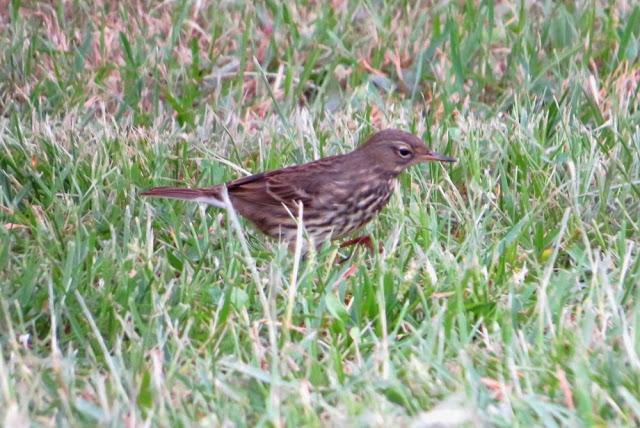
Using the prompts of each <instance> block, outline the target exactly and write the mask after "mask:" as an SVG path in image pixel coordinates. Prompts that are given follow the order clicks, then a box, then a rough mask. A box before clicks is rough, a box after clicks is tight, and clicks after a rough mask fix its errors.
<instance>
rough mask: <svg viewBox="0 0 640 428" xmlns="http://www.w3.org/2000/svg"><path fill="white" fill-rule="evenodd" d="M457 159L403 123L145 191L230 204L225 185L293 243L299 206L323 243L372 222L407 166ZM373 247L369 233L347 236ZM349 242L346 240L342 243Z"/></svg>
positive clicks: (254, 216) (270, 232) (265, 227)
mask: <svg viewBox="0 0 640 428" xmlns="http://www.w3.org/2000/svg"><path fill="white" fill-rule="evenodd" d="M428 161H439V162H455V161H456V159H455V158H453V157H450V156H445V155H442V154H439V153H436V152H434V151H431V150H430V149H429V148H428V147H427V146H426V145H425V144H424V143H423V141H422V140H421V139H420V138H418V137H417V136H415V135H413V134H410V133H408V132H405V131H401V130H398V129H385V130H382V131H379V132H376V133H374V134H373V135H371V136H370V137H369V138H368V139H367V140H366V141H365V142H364V143H363V144H361V145H360V146H358V147H357V148H356V149H355V150H353V151H351V152H349V153H346V154H342V155H336V156H330V157H325V158H321V159H318V160H315V161H312V162H308V163H304V164H300V165H293V166H289V167H285V168H281V169H276V170H273V171H269V172H261V173H258V174H255V175H250V176H247V177H243V178H239V179H236V180H233V181H230V182H227V183H224V184H218V185H214V186H211V187H205V188H178V187H155V188H152V189H149V190H146V191H143V192H141V193H140V195H141V196H145V197H160V198H171V199H181V200H186V201H194V202H200V203H204V204H208V205H212V206H214V207H218V208H225V207H226V205H225V203H224V199H223V195H222V192H223V191H224V189H225V188H226V191H227V195H228V200H229V202H230V203H231V205H232V206H233V208H234V210H235V211H236V212H237V213H239V214H240V215H241V216H242V217H244V218H246V219H248V220H249V221H250V222H251V223H253V224H254V225H255V227H256V228H257V229H258V230H260V231H261V232H263V233H264V234H265V235H267V236H269V237H271V238H275V239H278V240H281V241H283V242H285V243H287V244H288V245H289V247H290V249H292V250H293V249H294V245H295V241H296V234H297V228H298V218H297V216H298V207H299V204H302V220H303V225H304V230H305V231H306V233H307V236H308V238H309V239H310V240H311V242H312V245H314V246H315V247H316V248H319V247H320V246H321V245H323V244H324V243H325V242H327V241H329V240H335V239H340V238H344V237H346V236H348V235H350V234H351V233H352V232H355V231H356V230H358V229H360V228H361V227H362V226H364V225H365V224H367V223H368V222H370V221H371V220H372V219H373V218H374V217H375V216H376V214H377V213H378V212H380V210H382V208H384V207H385V205H387V203H388V202H389V199H390V198H391V195H392V193H393V190H394V188H395V187H396V185H395V182H396V179H397V177H398V175H400V173H401V172H403V171H404V170H405V169H407V168H409V167H410V166H412V165H416V164H419V163H422V162H428ZM358 243H363V244H365V245H367V246H369V247H370V249H371V240H370V238H369V237H368V236H365V237H359V238H355V239H352V240H350V241H348V242H347V243H346V244H358ZM344 245H345V244H343V246H344Z"/></svg>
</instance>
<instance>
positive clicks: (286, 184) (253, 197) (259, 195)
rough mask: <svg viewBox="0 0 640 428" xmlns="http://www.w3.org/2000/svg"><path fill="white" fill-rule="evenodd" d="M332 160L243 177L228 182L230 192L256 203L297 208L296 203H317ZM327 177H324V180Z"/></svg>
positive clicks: (235, 196)
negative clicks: (317, 197) (315, 201)
mask: <svg viewBox="0 0 640 428" xmlns="http://www.w3.org/2000/svg"><path fill="white" fill-rule="evenodd" d="M332 165H333V162H331V160H330V159H326V158H325V159H322V160H320V161H315V162H312V163H309V164H304V165H297V166H292V167H289V168H283V169H279V170H276V171H271V172H266V173H261V174H256V175H252V176H249V177H243V178H240V179H238V180H234V181H232V182H230V183H228V184H227V189H228V191H229V194H230V195H232V196H233V197H234V198H238V199H241V200H243V201H246V202H250V203H253V204H256V205H266V206H278V207H281V206H282V205H283V204H284V205H286V206H287V207H288V208H290V209H291V208H295V206H296V202H298V201H299V202H302V203H303V205H304V206H306V207H309V206H312V205H313V202H314V199H316V196H317V195H318V194H319V193H321V192H323V191H324V189H325V187H326V184H327V181H328V178H327V177H326V175H325V174H326V169H327V168H332ZM323 178H324V179H323Z"/></svg>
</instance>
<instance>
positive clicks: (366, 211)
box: [333, 180, 394, 238]
mask: <svg viewBox="0 0 640 428" xmlns="http://www.w3.org/2000/svg"><path fill="white" fill-rule="evenodd" d="M393 185H394V182H393V180H389V181H388V182H386V183H385V184H384V185H381V186H377V187H372V188H365V189H364V190H363V191H361V192H358V193H356V194H354V195H353V196H352V197H351V198H349V199H348V200H347V201H346V203H344V204H342V207H341V211H342V214H341V215H340V216H339V217H340V218H341V219H342V221H340V222H337V224H336V225H335V227H334V232H333V237H335V238H337V237H340V236H343V235H347V234H349V233H351V232H353V231H354V230H356V229H359V228H360V227H362V226H364V225H365V224H367V223H368V222H370V221H371V220H372V219H373V217H375V215H376V214H378V212H379V211H380V210H381V209H382V208H384V206H385V205H387V203H388V202H389V199H390V198H391V192H392V190H393Z"/></svg>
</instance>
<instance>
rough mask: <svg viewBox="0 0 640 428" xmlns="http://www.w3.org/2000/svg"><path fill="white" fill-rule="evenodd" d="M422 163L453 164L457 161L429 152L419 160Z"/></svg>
mask: <svg viewBox="0 0 640 428" xmlns="http://www.w3.org/2000/svg"><path fill="white" fill-rule="evenodd" d="M420 160H423V161H438V162H455V161H456V160H457V159H456V158H452V157H451V156H445V155H441V154H440V153H436V152H430V153H427V154H426V155H422V156H421V159H420Z"/></svg>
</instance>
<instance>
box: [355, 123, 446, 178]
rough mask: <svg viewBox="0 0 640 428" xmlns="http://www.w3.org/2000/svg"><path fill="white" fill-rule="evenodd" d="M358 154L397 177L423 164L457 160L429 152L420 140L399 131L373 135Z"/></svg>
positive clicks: (360, 148)
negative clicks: (412, 167) (412, 166)
mask: <svg viewBox="0 0 640 428" xmlns="http://www.w3.org/2000/svg"><path fill="white" fill-rule="evenodd" d="M358 152H360V153H361V154H363V155H365V156H366V157H367V158H368V159H370V161H371V162H375V163H376V165H378V166H379V167H381V168H382V169H383V170H385V171H388V172H390V173H393V174H396V175H397V174H400V173H401V172H402V171H403V170H405V169H406V168H408V167H410V166H411V165H415V164H417V163H421V162H429V161H439V162H455V161H456V159H455V158H452V157H449V156H445V155H441V154H439V153H436V152H433V151H431V150H429V148H428V147H427V146H425V144H424V142H422V140H421V139H420V138H418V137H416V136H415V135H412V134H409V133H408V132H404V131H400V130H398V129H385V130H384V131H380V132H377V133H375V134H373V135H372V136H371V137H370V138H369V139H368V140H367V141H366V142H365V143H364V144H362V145H361V146H360V147H359V148H358Z"/></svg>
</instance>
